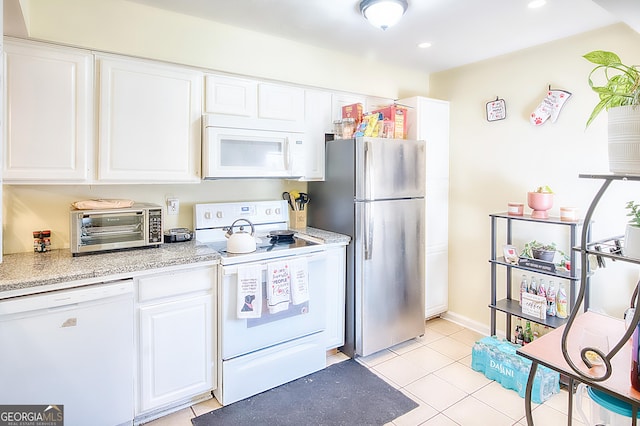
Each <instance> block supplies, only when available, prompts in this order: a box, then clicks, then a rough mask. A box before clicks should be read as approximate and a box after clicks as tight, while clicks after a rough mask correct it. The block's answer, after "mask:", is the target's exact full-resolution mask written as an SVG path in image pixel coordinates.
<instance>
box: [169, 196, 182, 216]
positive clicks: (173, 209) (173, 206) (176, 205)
mask: <svg viewBox="0 0 640 426" xmlns="http://www.w3.org/2000/svg"><path fill="white" fill-rule="evenodd" d="M179 212H180V201H178V199H177V198H167V214H178V213H179Z"/></svg>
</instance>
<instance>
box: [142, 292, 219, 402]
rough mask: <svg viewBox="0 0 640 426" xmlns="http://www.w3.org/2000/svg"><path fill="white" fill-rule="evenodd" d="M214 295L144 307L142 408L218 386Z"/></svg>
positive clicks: (172, 400)
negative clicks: (215, 368) (216, 379)
mask: <svg viewBox="0 0 640 426" xmlns="http://www.w3.org/2000/svg"><path fill="white" fill-rule="evenodd" d="M213 317H214V313H213V296H212V295H211V294H210V293H208V294H205V295H201V296H194V297H190V298H181V299H177V300H173V301H168V302H165V303H158V304H150V305H146V306H143V307H141V308H140V349H139V350H140V376H139V377H140V382H139V392H140V394H139V402H140V407H139V412H145V411H148V410H151V409H154V408H158V407H161V406H164V405H169V404H171V403H174V402H178V401H180V400H182V399H184V398H188V397H191V396H195V395H198V394H200V393H204V392H207V391H209V390H212V389H213V388H214V385H213V383H214V380H213V378H214V374H215V371H214V369H213V356H214V351H213V343H212V342H213V341H214V327H213V324H214V322H213Z"/></svg>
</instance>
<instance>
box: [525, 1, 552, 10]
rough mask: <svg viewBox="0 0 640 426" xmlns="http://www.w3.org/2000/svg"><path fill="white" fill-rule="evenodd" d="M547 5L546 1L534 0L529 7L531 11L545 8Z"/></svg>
mask: <svg viewBox="0 0 640 426" xmlns="http://www.w3.org/2000/svg"><path fill="white" fill-rule="evenodd" d="M545 4H547V1H546V0H533V1H530V2H529V4H528V5H527V6H529V9H537V8H539V7H542V6H544V5H545Z"/></svg>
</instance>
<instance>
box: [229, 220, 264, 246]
mask: <svg viewBox="0 0 640 426" xmlns="http://www.w3.org/2000/svg"><path fill="white" fill-rule="evenodd" d="M240 221H244V222H247V223H248V224H249V226H251V233H248V232H245V231H244V226H243V225H241V226H240V230H239V231H236V232H233V227H234V226H235V224H236V223H238V222H240ZM254 233H255V228H254V227H253V223H251V222H250V221H249V220H247V219H237V220H236V221H235V222H233V223H232V224H231V226H230V227H229V229H228V230H227V233H226V234H224V236H225V237H227V238H228V239H229V241H227V251H228V252H229V253H251V252H252V251H256V239H255V238H254V237H253V234H254Z"/></svg>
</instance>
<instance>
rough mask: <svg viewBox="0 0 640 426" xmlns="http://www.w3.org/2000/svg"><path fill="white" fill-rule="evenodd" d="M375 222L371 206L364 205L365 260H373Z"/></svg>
mask: <svg viewBox="0 0 640 426" xmlns="http://www.w3.org/2000/svg"><path fill="white" fill-rule="evenodd" d="M372 240H373V220H372V218H371V205H370V204H369V203H364V260H371V255H372V252H373V242H372Z"/></svg>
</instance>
